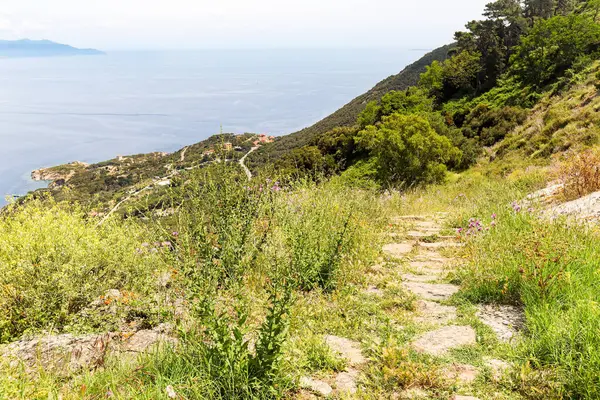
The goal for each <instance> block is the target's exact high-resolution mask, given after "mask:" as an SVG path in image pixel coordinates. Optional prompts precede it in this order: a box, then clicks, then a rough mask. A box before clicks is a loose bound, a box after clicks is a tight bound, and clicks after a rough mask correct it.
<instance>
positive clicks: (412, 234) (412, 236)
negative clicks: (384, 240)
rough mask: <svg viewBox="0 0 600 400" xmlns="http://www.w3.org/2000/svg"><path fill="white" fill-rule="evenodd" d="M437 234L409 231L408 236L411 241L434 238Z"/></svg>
mask: <svg viewBox="0 0 600 400" xmlns="http://www.w3.org/2000/svg"><path fill="white" fill-rule="evenodd" d="M434 234H435V233H434V232H430V231H409V232H408V233H407V234H406V236H407V237H408V238H410V239H416V240H418V239H423V238H428V237H431V236H433V235H434Z"/></svg>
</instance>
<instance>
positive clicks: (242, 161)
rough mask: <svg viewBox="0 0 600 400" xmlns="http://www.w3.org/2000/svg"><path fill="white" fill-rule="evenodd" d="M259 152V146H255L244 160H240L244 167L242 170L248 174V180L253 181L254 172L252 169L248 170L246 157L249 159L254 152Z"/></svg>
mask: <svg viewBox="0 0 600 400" xmlns="http://www.w3.org/2000/svg"><path fill="white" fill-rule="evenodd" d="M256 150H258V146H255V147H253V148H251V149H250V151H249V152H247V153H246V155H245V156H244V157H242V158H240V161H239V163H240V166H241V167H242V169H243V170H244V172H245V173H246V176H247V177H248V180H251V179H252V172H251V171H250V169H248V167H247V166H246V164H245V162H246V157H248V156H249V155H250V154H252V152H254V151H256Z"/></svg>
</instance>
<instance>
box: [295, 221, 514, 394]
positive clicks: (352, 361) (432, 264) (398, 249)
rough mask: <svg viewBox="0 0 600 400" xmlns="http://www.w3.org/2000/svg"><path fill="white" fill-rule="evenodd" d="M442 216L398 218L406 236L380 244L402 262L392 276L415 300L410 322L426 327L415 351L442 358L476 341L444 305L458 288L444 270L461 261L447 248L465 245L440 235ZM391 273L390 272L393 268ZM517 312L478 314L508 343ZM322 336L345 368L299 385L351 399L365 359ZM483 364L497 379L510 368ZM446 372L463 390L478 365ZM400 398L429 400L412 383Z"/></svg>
mask: <svg viewBox="0 0 600 400" xmlns="http://www.w3.org/2000/svg"><path fill="white" fill-rule="evenodd" d="M445 217H446V215H445V214H443V213H440V214H436V215H434V216H421V215H406V216H400V217H397V218H395V219H393V222H395V223H397V224H402V225H403V226H407V225H408V226H410V227H409V228H410V230H409V231H408V233H407V234H405V235H401V234H397V233H396V234H391V235H389V236H388V237H389V238H391V239H392V240H394V241H396V240H397V242H396V243H390V244H387V245H385V246H384V247H383V252H384V253H385V254H386V255H387V256H388V257H390V258H392V260H395V261H396V262H397V263H399V264H400V265H404V266H405V268H404V271H402V272H400V273H396V274H395V275H393V276H397V277H400V279H401V280H402V287H403V288H404V289H405V290H407V291H409V292H411V293H412V294H414V295H416V297H417V298H418V301H417V307H416V311H415V315H414V317H413V320H414V321H415V322H417V323H420V324H422V325H424V326H426V327H428V328H429V329H430V330H429V331H427V332H424V333H422V334H421V335H419V336H417V337H416V338H415V339H414V340H413V341H412V342H411V343H410V346H412V348H413V349H414V350H415V351H417V352H420V353H424V354H428V355H430V356H434V357H444V356H446V355H448V354H449V352H450V351H451V350H453V349H456V348H459V347H463V346H471V345H475V344H476V343H477V334H476V332H475V330H474V329H473V328H472V327H471V326H470V325H461V324H460V323H458V312H457V308H456V307H454V306H452V305H448V304H444V303H445V302H447V301H448V300H450V299H451V298H452V296H453V295H455V294H456V293H457V292H458V291H459V289H460V288H459V287H458V286H456V285H452V284H449V283H445V282H444V280H445V278H446V277H447V275H448V273H449V272H451V271H452V270H453V269H454V268H456V265H457V264H458V262H459V261H458V260H456V259H454V258H448V257H446V256H445V254H446V253H445V250H446V249H457V248H460V247H461V246H463V245H464V244H462V243H460V242H459V241H458V240H457V238H456V237H454V236H451V235H442V234H441V233H442V231H443V228H442V225H441V222H442V221H443V219H444V218H445ZM395 265H396V263H394V262H389V263H384V264H380V265H376V266H373V267H371V268H370V271H369V272H370V273H371V274H372V275H373V276H384V275H386V274H388V273H390V269H389V268H390V266H392V267H393V266H395ZM386 271H387V272H386ZM391 272H392V274H394V272H393V270H391ZM363 293H365V294H366V295H369V296H377V297H383V296H384V294H385V293H384V291H383V290H381V289H379V288H377V287H376V286H369V287H368V288H367V289H365V290H364V291H363ZM517 313H518V310H516V309H514V308H511V307H497V306H482V307H480V308H479V311H478V313H477V316H478V317H479V318H480V319H481V321H482V322H483V323H484V324H487V325H488V326H490V328H491V329H492V330H493V331H494V332H496V334H497V336H498V338H499V340H506V341H507V340H510V338H511V337H512V336H513V335H514V333H515V326H514V325H518V323H512V322H514V321H519V322H520V320H518V318H517V317H516V316H515V315H516V314H517ZM324 340H325V342H326V343H327V344H328V345H329V347H330V348H331V349H332V350H333V351H334V352H336V353H338V354H339V355H341V356H342V357H344V358H346V360H347V361H348V368H347V370H346V371H344V372H341V373H338V374H337V375H336V376H335V377H334V378H332V379H330V380H329V383H327V382H324V381H321V380H315V379H312V378H308V377H304V378H302V380H301V386H302V387H304V388H306V389H308V390H310V391H311V392H312V393H315V394H318V395H320V396H323V397H330V396H333V397H334V398H337V397H339V396H341V397H342V398H353V396H352V395H353V394H354V393H356V392H357V389H358V388H357V379H358V377H359V375H360V368H361V366H363V365H364V364H366V363H367V362H368V360H366V359H365V358H364V356H363V354H362V352H361V350H360V343H358V342H354V341H351V340H349V339H345V338H340V337H336V336H330V335H328V336H325V337H324ZM485 365H486V366H487V368H489V369H490V370H491V371H492V375H493V377H494V379H499V377H500V376H501V375H502V374H503V373H504V372H505V371H506V370H507V369H508V368H509V365H508V364H507V363H506V362H504V361H502V360H495V359H489V360H488V361H487V362H486V364H485ZM444 374H445V376H446V378H447V379H450V380H452V381H455V382H457V383H458V384H459V385H460V387H462V388H463V390H462V391H463V392H464V390H468V387H469V385H470V384H472V383H473V382H474V381H475V379H476V378H477V376H478V374H479V369H478V368H476V367H475V366H473V365H468V364H456V363H454V364H449V365H448V366H447V367H445V368H444ZM332 385H333V387H332ZM464 385H466V386H464ZM463 386H464V387H463ZM466 394H469V393H468V392H467V393H466ZM348 396H349V397H348ZM423 396H424V397H423ZM400 398H427V392H426V391H425V390H423V389H422V388H419V387H412V388H408V389H407V390H405V391H404V392H403V393H400ZM452 399H456V400H479V399H478V398H476V397H472V396H469V395H458V394H457V395H454V397H452Z"/></svg>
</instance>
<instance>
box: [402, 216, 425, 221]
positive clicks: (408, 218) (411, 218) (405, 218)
mask: <svg viewBox="0 0 600 400" xmlns="http://www.w3.org/2000/svg"><path fill="white" fill-rule="evenodd" d="M428 218H429V217H427V216H425V215H399V216H397V217H395V218H394V219H395V220H400V221H427V219H428Z"/></svg>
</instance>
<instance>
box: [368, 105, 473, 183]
mask: <svg viewBox="0 0 600 400" xmlns="http://www.w3.org/2000/svg"><path fill="white" fill-rule="evenodd" d="M357 142H358V143H359V145H360V146H361V147H362V148H364V149H366V150H368V151H370V152H371V156H372V157H375V160H376V165H377V172H378V177H379V179H380V180H381V181H382V182H383V183H384V184H385V185H388V186H399V185H408V186H410V185H414V184H419V183H433V182H440V181H442V180H443V179H444V177H445V174H446V164H447V163H450V162H456V160H460V157H461V153H460V150H458V149H457V148H456V147H454V146H453V145H452V143H451V142H450V140H449V139H448V138H446V137H444V136H441V135H438V134H437V133H436V132H435V131H434V130H433V129H432V128H431V125H430V124H429V122H428V121H427V120H426V119H424V118H422V117H420V116H416V115H401V114H393V115H391V116H389V117H384V119H383V121H382V123H381V124H380V125H378V126H377V127H375V126H369V127H367V129H365V130H363V131H361V132H360V133H359V135H358V137H357Z"/></svg>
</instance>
